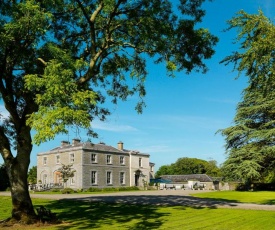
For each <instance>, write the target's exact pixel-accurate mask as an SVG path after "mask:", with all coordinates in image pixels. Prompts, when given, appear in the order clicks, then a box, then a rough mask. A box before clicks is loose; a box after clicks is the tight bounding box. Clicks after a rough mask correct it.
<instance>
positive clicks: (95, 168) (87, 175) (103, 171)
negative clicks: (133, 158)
mask: <svg viewBox="0 0 275 230" xmlns="http://www.w3.org/2000/svg"><path fill="white" fill-rule="evenodd" d="M92 154H96V156H97V161H96V162H92V161H91V155H92ZM108 155H111V162H110V163H107V156H108ZM120 157H124V163H123V164H121V163H120ZM92 172H96V174H97V178H96V183H95V184H92V181H91V179H92V175H91V174H92ZM107 172H111V183H109V184H107ZM120 172H124V173H125V174H124V183H123V184H121V183H120ZM82 186H83V188H90V187H98V188H103V187H119V186H130V184H129V155H128V154H125V153H121V154H119V153H110V152H96V151H85V152H84V153H83V184H82Z"/></svg>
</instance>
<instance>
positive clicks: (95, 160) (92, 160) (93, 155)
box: [91, 153, 97, 163]
mask: <svg viewBox="0 0 275 230" xmlns="http://www.w3.org/2000/svg"><path fill="white" fill-rule="evenodd" d="M91 162H92V163H97V154H94V153H92V154H91Z"/></svg>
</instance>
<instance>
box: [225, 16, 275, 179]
mask: <svg viewBox="0 0 275 230" xmlns="http://www.w3.org/2000/svg"><path fill="white" fill-rule="evenodd" d="M229 25H230V27H229V29H232V28H234V29H237V30H238V32H239V34H238V37H237V41H236V42H238V43H239V44H240V48H239V49H238V51H237V52H234V53H233V54H232V55H230V56H228V57H226V58H225V59H224V62H225V63H226V64H228V63H234V67H235V70H237V71H238V72H239V74H244V75H246V76H247V78H248V86H247V87H246V88H245V89H244V91H243V98H242V101H241V102H240V103H239V104H238V107H237V111H236V116H235V119H234V125H232V126H231V127H228V128H226V129H223V130H221V133H222V134H223V135H224V136H225V140H226V149H227V153H228V158H227V160H226V161H225V163H224V165H223V171H225V172H227V174H228V176H229V177H230V178H232V179H242V180H243V181H245V182H248V183H251V182H252V181H254V180H264V179H266V178H268V180H269V181H271V180H274V177H273V179H272V178H271V177H272V175H274V164H275V40H274V37H275V26H274V23H273V22H272V21H271V20H269V19H268V18H267V17H265V16H264V14H263V13H262V12H261V11H259V13H258V14H252V15H251V14H247V13H246V12H244V11H240V12H239V13H238V14H237V15H236V16H235V17H234V18H232V20H230V21H229Z"/></svg>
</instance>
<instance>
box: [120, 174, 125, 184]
mask: <svg viewBox="0 0 275 230" xmlns="http://www.w3.org/2000/svg"><path fill="white" fill-rule="evenodd" d="M119 182H120V184H125V172H120V173H119Z"/></svg>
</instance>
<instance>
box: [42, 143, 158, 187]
mask: <svg viewBox="0 0 275 230" xmlns="http://www.w3.org/2000/svg"><path fill="white" fill-rule="evenodd" d="M149 157H150V155H149V154H145V153H140V152H139V151H133V150H126V149H124V147H123V143H122V142H119V143H118V145H117V148H115V147H112V146H108V145H106V144H104V143H99V144H93V143H91V142H85V143H83V142H81V141H80V140H79V139H73V141H72V143H69V142H66V141H62V142H61V145H60V146H58V147H56V148H54V149H52V150H50V151H48V152H43V153H39V154H38V155H37V182H38V184H39V183H40V184H42V185H43V186H46V185H47V186H48V185H53V184H62V183H63V181H62V177H61V174H60V168H61V167H62V165H72V169H73V170H74V171H75V172H74V176H73V177H71V178H68V181H67V182H66V187H69V188H72V189H87V188H90V187H97V188H104V187H120V186H143V185H144V183H147V182H149V181H150V179H151V178H153V177H154V164H153V163H150V162H149Z"/></svg>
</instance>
